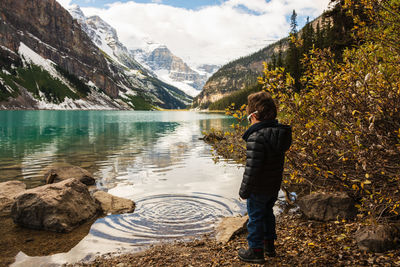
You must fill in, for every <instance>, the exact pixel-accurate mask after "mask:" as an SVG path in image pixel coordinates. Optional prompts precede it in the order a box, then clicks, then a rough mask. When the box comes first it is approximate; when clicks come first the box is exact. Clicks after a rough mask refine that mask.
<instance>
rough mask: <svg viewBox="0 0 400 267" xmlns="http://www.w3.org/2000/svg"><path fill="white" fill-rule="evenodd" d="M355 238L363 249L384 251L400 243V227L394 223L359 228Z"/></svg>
mask: <svg viewBox="0 0 400 267" xmlns="http://www.w3.org/2000/svg"><path fill="white" fill-rule="evenodd" d="M355 238H356V241H357V245H358V247H359V248H360V249H361V250H365V251H371V252H377V253H382V252H385V251H388V250H391V249H395V248H396V247H398V246H399V245H400V229H398V228H397V227H395V226H393V225H376V226H375V225H374V226H368V227H364V228H361V229H359V230H358V231H357V232H356V234H355Z"/></svg>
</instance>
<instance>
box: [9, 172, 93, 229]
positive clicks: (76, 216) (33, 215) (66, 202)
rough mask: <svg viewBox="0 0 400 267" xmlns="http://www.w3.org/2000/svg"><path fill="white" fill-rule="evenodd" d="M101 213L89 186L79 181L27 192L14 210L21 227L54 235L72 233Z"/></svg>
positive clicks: (68, 181) (71, 180) (60, 183)
mask: <svg viewBox="0 0 400 267" xmlns="http://www.w3.org/2000/svg"><path fill="white" fill-rule="evenodd" d="M99 211H101V208H100V204H99V203H98V202H97V201H96V200H95V199H94V198H93V197H92V196H91V195H90V193H89V191H88V189H87V187H86V186H85V185H84V184H82V183H81V182H79V181H78V180H76V179H68V180H65V181H61V182H59V183H55V184H49V185H44V186H40V187H36V188H33V189H29V190H26V191H25V192H24V193H22V194H20V195H19V196H18V197H17V198H16V199H15V202H14V204H13V206H12V208H11V216H12V218H13V220H14V222H15V223H16V224H18V225H21V226H24V227H27V228H32V229H39V230H50V231H55V232H70V231H71V230H73V229H74V228H75V227H77V226H79V225H80V224H82V223H84V222H85V221H86V220H88V219H91V218H93V217H94V216H95V215H96V214H98V212H99Z"/></svg>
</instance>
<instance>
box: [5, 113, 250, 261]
mask: <svg viewBox="0 0 400 267" xmlns="http://www.w3.org/2000/svg"><path fill="white" fill-rule="evenodd" d="M232 122H233V121H232V119H231V118H229V117H227V116H225V115H223V114H211V113H201V112H189V111H176V112H175V111H149V112H141V111H0V148H1V149H0V182H3V181H8V180H15V179H17V180H21V181H24V182H25V183H26V184H27V186H28V187H35V186H38V185H43V184H44V181H43V175H44V170H45V169H46V168H48V167H49V166H51V165H62V164H65V163H68V164H73V165H77V166H80V167H82V168H84V169H86V170H88V171H90V172H91V173H93V175H94V176H95V178H96V180H97V183H96V186H97V187H98V188H99V189H101V190H104V191H108V192H109V193H111V194H113V195H116V196H120V197H125V198H129V199H132V200H133V201H135V202H136V204H137V207H136V210H135V212H134V213H132V214H124V215H110V216H106V217H104V218H101V219H98V220H97V221H96V222H95V223H94V224H93V225H92V227H91V228H90V231H89V234H88V235H87V236H86V237H85V238H83V239H82V241H80V242H79V243H78V244H77V245H76V246H75V247H74V248H72V249H71V250H69V251H65V252H64V253H57V254H54V255H49V256H41V257H35V256H28V255H26V254H25V253H24V252H23V251H21V252H20V253H18V255H17V257H16V262H15V264H14V265H15V266H40V265H44V266H47V265H49V264H54V263H55V264H60V263H64V262H69V263H72V262H76V261H79V260H82V259H90V258H93V257H94V256H95V255H99V254H104V253H108V252H127V251H138V250H141V249H143V248H144V247H146V246H148V245H149V244H152V243H155V242H160V241H163V240H166V241H169V240H180V239H187V238H192V237H198V236H201V235H202V234H205V233H211V232H212V231H213V229H214V226H215V222H216V221H217V220H218V219H219V218H221V217H226V216H235V215H238V214H243V213H244V212H245V205H244V202H241V201H239V200H238V189H239V184H240V182H241V178H242V173H243V168H240V167H239V166H237V165H236V164H234V163H233V162H219V163H217V164H215V163H214V161H213V159H212V153H211V147H210V146H209V145H207V144H205V143H204V142H203V141H202V140H199V138H200V137H202V136H203V135H202V131H204V130H209V129H210V128H215V129H227V128H228V127H229V125H231V124H232Z"/></svg>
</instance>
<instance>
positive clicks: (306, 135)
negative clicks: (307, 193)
mask: <svg viewBox="0 0 400 267" xmlns="http://www.w3.org/2000/svg"><path fill="white" fill-rule="evenodd" d="M358 4H359V5H364V7H365V9H366V10H368V12H369V16H371V17H373V18H374V21H375V23H374V25H369V26H368V27H366V26H365V24H363V22H362V21H361V20H358V18H357V17H355V21H356V27H355V34H357V37H360V36H361V37H362V38H363V44H362V45H360V46H358V47H355V48H353V49H347V50H346V51H345V52H344V54H343V62H342V63H337V62H336V61H335V60H334V55H333V54H332V53H330V51H329V50H318V49H316V50H314V51H311V53H310V56H307V57H306V58H305V60H304V62H303V65H304V66H306V71H305V74H304V76H303V78H302V81H303V84H304V88H303V90H302V91H300V92H299V93H297V92H295V91H294V90H292V86H291V83H290V79H289V78H290V77H289V78H288V77H285V76H284V75H283V72H282V73H281V74H280V75H277V73H276V71H275V72H271V71H268V69H267V68H265V71H264V77H263V78H261V79H260V82H261V83H262V84H263V85H264V90H267V91H269V92H271V93H273V95H274V97H275V98H276V99H277V100H279V101H280V107H281V112H283V113H285V114H286V115H287V116H286V117H285V118H283V119H284V122H285V123H288V124H290V125H292V126H293V130H294V131H293V133H294V138H293V140H294V142H293V146H292V148H291V150H290V151H289V153H288V167H289V169H290V171H291V172H290V176H289V177H288V179H286V180H285V182H286V183H288V184H291V183H297V184H298V183H303V184H306V185H308V187H307V188H309V189H310V190H325V191H329V190H341V191H347V192H348V193H349V194H350V195H352V196H353V197H355V198H356V199H357V200H359V202H360V205H359V206H358V207H359V209H360V211H361V212H362V214H363V215H371V216H370V218H374V219H375V220H376V219H383V218H390V217H392V218H393V217H397V218H398V215H399V212H400V64H399V63H400V51H399V43H400V37H399V35H398V34H397V31H396V30H395V29H397V30H398V29H399V28H400V20H399V13H398V11H399V1H374V0H368V1H360V2H359V3H358ZM352 5H354V3H352V1H348V3H347V8H349V12H351V8H352ZM358 8H359V6H358ZM385 35H386V36H385ZM278 80H280V82H278ZM288 81H289V82H288ZM279 84H281V85H280V86H279ZM283 84H284V85H283Z"/></svg>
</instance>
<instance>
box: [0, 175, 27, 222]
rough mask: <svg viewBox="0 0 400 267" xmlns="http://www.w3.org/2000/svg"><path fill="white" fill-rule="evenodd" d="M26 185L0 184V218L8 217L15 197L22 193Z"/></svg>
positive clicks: (21, 183)
mask: <svg viewBox="0 0 400 267" xmlns="http://www.w3.org/2000/svg"><path fill="white" fill-rule="evenodd" d="M25 189H26V185H25V184H24V183H23V182H20V181H8V182H4V183H0V216H8V215H10V212H11V206H12V204H13V203H14V200H15V197H16V196H18V195H19V194H21V193H22V192H24V191H25Z"/></svg>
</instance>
